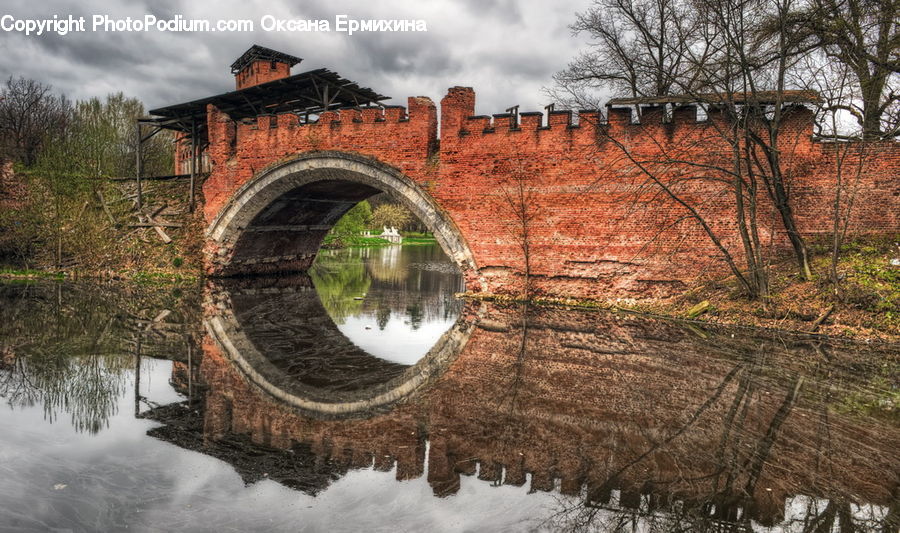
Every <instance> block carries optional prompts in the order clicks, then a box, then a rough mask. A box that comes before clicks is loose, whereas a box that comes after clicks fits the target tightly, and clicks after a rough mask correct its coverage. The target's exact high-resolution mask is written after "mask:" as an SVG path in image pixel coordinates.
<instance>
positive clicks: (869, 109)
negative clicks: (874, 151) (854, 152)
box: [785, 0, 900, 140]
mask: <svg viewBox="0 0 900 533" xmlns="http://www.w3.org/2000/svg"><path fill="white" fill-rule="evenodd" d="M785 20H787V21H789V23H790V24H791V25H792V26H793V29H794V30H795V34H796V35H800V36H804V37H808V38H809V39H810V40H811V41H812V43H813V46H814V47H815V49H816V50H818V51H820V52H822V53H823V54H824V55H825V57H826V60H832V61H833V60H836V61H838V62H840V63H841V64H843V65H846V67H848V69H849V71H850V72H851V73H852V75H853V78H854V80H853V84H852V87H853V89H854V91H853V94H852V95H851V97H850V98H847V99H845V100H843V101H841V102H837V103H834V104H833V105H834V106H835V107H834V108H835V109H841V110H844V111H846V112H848V113H850V114H851V115H852V116H853V117H854V119H855V120H856V122H857V124H858V126H859V128H860V130H861V133H862V135H863V137H864V138H865V139H869V140H874V139H880V138H885V137H896V136H898V135H900V0H809V2H808V3H807V4H805V5H798V6H797V8H796V9H794V10H793V11H792V12H791V13H790V16H789V17H786V18H785Z"/></svg>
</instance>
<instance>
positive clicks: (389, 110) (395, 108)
mask: <svg viewBox="0 0 900 533" xmlns="http://www.w3.org/2000/svg"><path fill="white" fill-rule="evenodd" d="M406 118H407V117H406V108H405V107H403V106H402V105H392V106H385V107H384V119H385V120H386V121H387V122H400V121H402V120H406Z"/></svg>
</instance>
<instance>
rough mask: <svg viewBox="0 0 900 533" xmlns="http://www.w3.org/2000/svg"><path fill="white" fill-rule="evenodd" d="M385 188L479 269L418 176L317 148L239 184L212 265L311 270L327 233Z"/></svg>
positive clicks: (221, 221) (214, 234)
mask: <svg viewBox="0 0 900 533" xmlns="http://www.w3.org/2000/svg"><path fill="white" fill-rule="evenodd" d="M381 192H385V193H387V194H389V195H390V196H391V197H392V198H393V199H394V200H396V201H399V202H400V203H402V204H403V205H405V206H406V207H407V208H408V209H409V210H410V211H412V212H413V214H415V215H416V216H417V217H418V218H419V219H420V220H421V221H422V222H423V223H424V224H425V225H426V226H427V227H428V228H429V229H430V230H431V231H432V232H433V233H434V235H435V238H436V239H437V241H438V243H439V244H440V245H441V247H442V248H443V249H444V251H445V252H446V253H447V254H448V255H449V256H450V258H451V259H453V260H454V262H455V263H456V264H457V265H458V266H459V267H460V269H461V270H462V271H463V273H464V274H465V273H466V272H472V271H474V269H475V265H474V261H473V259H472V255H471V252H470V251H469V249H468V247H467V245H466V244H465V241H464V239H463V238H462V236H461V235H460V232H459V230H458V229H457V228H456V225H455V224H454V223H453V222H452V221H451V220H450V219H449V217H448V216H447V215H446V214H445V213H444V212H443V211H442V210H441V209H440V207H439V206H437V204H436V203H435V202H434V200H433V199H432V198H431V197H430V196H429V195H428V194H427V193H426V192H425V191H424V190H422V189H421V187H419V186H418V185H417V184H416V183H415V182H413V181H412V180H410V179H409V178H407V177H405V176H403V175H402V174H400V173H399V172H397V171H396V170H395V169H393V168H391V167H388V166H387V165H383V164H381V163H379V162H377V161H374V160H372V159H369V158H366V157H363V156H359V155H356V154H348V153H344V152H313V153H307V154H301V155H300V156H298V157H297V158H295V159H293V160H291V161H288V162H285V163H282V164H281V165H279V166H277V167H274V168H272V169H269V170H267V171H265V172H263V173H261V174H260V175H259V176H257V177H255V178H254V179H252V180H251V181H250V182H248V183H247V184H246V185H244V186H243V187H241V188H240V189H239V190H238V191H237V192H236V193H235V194H234V196H233V197H232V199H231V201H230V202H229V203H228V204H227V205H226V206H225V207H224V208H223V209H222V211H221V212H220V213H219V216H218V217H217V218H216V219H215V220H214V221H213V223H212V225H211V226H210V228H209V230H208V232H207V237H208V240H209V241H208V242H209V243H211V244H212V246H209V247H208V256H207V259H208V265H207V271H208V273H209V274H211V275H213V276H234V275H252V274H271V273H288V272H303V271H306V270H307V269H308V268H309V267H310V266H311V265H312V263H313V261H314V260H315V257H316V254H317V252H318V250H319V248H320V246H321V245H322V241H323V239H324V238H325V235H326V234H327V233H328V232H329V231H330V230H331V228H332V227H333V226H334V224H335V223H336V222H337V221H338V220H339V219H340V218H341V217H342V216H343V215H344V214H346V213H347V211H349V210H350V209H352V208H353V206H355V205H356V204H358V203H359V202H361V201H363V200H365V199H367V198H369V197H371V196H374V195H376V194H378V193H381Z"/></svg>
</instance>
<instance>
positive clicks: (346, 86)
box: [143, 68, 389, 133]
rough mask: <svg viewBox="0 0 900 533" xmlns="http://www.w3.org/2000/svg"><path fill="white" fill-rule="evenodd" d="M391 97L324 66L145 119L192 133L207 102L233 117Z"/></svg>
mask: <svg viewBox="0 0 900 533" xmlns="http://www.w3.org/2000/svg"><path fill="white" fill-rule="evenodd" d="M388 98H389V97H388V96H384V95H382V94H379V93H377V92H375V91H373V90H372V89H370V88H368V87H360V86H359V85H357V84H356V83H354V82H352V81H350V80H347V79H344V78H342V77H341V76H340V75H339V74H337V73H336V72H332V71H330V70H328V69H324V68H322V69H317V70H310V71H308V72H303V73H301V74H296V75H294V76H289V77H287V78H281V79H278V80H275V81H270V82H267V83H262V84H259V85H254V86H252V87H246V88H244V89H239V90H236V91H230V92H227V93H222V94H217V95H214V96H207V97H206V98H200V99H199V100H192V101H190V102H184V103H181V104H175V105H170V106H166V107H160V108H157V109H151V110H150V112H149V113H150V114H151V115H154V117H151V118H147V119H144V120H143V122H145V123H153V124H155V125H157V126H159V127H162V128H167V129H173V130H178V131H182V132H185V133H189V132H190V131H191V124H192V123H194V124H197V125H199V126H200V127H202V128H205V125H206V106H207V105H209V104H213V105H214V106H216V107H217V108H219V109H220V110H221V111H223V112H224V113H226V114H228V116H230V117H231V118H232V119H233V120H241V119H245V118H253V117H257V116H259V115H270V114H274V113H285V112H293V113H302V114H307V113H308V114H319V113H322V112H324V111H327V110H331V109H340V108H347V107H361V106H365V105H372V104H377V103H378V102H381V101H384V100H387V99H388Z"/></svg>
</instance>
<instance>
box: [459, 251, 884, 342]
mask: <svg viewBox="0 0 900 533" xmlns="http://www.w3.org/2000/svg"><path fill="white" fill-rule="evenodd" d="M898 242H900V235H894V236H891V237H879V238H876V239H859V240H855V241H853V242H850V243H848V244H846V245H845V246H844V247H843V248H842V251H841V257H840V259H839V261H838V264H837V273H838V279H839V282H838V283H837V284H836V285H835V284H833V283H832V282H831V281H830V280H829V276H828V272H829V270H830V261H831V258H830V252H829V250H828V249H827V247H826V246H817V245H813V246H811V251H812V267H813V272H814V275H813V279H812V280H810V281H804V280H801V279H799V276H798V275H797V272H796V267H795V265H794V263H793V262H792V261H790V260H785V261H782V262H779V263H778V264H774V265H772V267H771V270H770V284H771V295H770V297H769V299H768V301H767V302H762V301H759V300H749V299H747V298H746V297H745V296H744V295H743V294H742V292H741V289H740V287H739V286H738V283H737V281H736V280H735V279H733V278H725V279H719V280H713V281H708V282H705V283H702V284H699V285H697V286H695V287H692V288H690V289H689V290H687V291H684V292H683V293H681V294H679V295H676V296H673V297H670V298H663V299H657V300H631V299H609V300H578V299H568V298H553V297H543V296H542V297H539V298H535V299H534V300H533V303H534V304H536V305H561V306H567V307H583V308H603V309H610V310H614V311H621V312H629V313H638V314H642V315H650V316H657V317H666V318H675V319H680V320H690V321H694V322H696V323H697V324H699V325H702V324H717V325H731V326H744V327H752V328H764V329H774V330H781V331H790V332H795V333H808V334H816V335H824V336H829V337H841V338H849V339H855V340H860V341H877V342H890V343H900V266H898V265H893V264H891V261H892V260H896V259H897V258H898V257H900V248H898V246H897V243H898ZM466 296H467V297H472V298H479V299H486V300H496V301H510V302H512V301H515V298H511V297H508V296H498V295H484V294H478V293H466Z"/></svg>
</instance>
